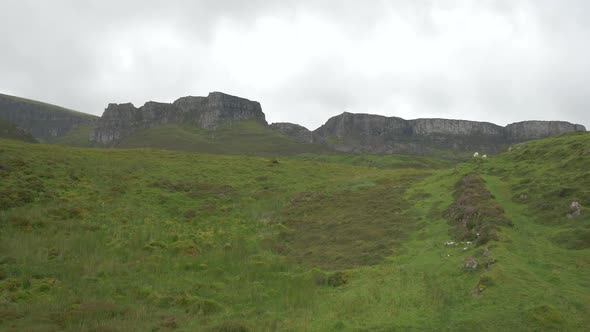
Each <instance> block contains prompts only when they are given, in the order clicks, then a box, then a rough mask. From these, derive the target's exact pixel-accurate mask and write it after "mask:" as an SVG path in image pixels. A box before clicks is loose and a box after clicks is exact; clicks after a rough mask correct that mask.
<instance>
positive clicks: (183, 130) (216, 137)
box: [117, 121, 333, 156]
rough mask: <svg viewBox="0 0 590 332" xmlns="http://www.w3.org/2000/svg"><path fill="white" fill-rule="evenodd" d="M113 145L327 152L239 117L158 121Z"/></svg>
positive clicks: (245, 151)
mask: <svg viewBox="0 0 590 332" xmlns="http://www.w3.org/2000/svg"><path fill="white" fill-rule="evenodd" d="M117 147H120V148H138V147H150V148H159V149H168V150H177V151H191V152H200V153H214V154H242V155H279V156H281V155H294V154H301V153H331V152H333V151H332V150H331V149H329V148H328V147H326V146H323V145H320V144H311V143H299V142H296V141H294V140H293V139H291V138H289V137H287V136H284V135H282V134H279V133H278V132H276V131H273V130H271V129H269V128H268V127H266V126H264V125H262V124H260V123H257V122H254V121H239V122H235V123H233V124H230V125H226V126H224V127H221V128H219V129H216V130H206V129H200V128H197V127H192V126H181V125H162V126H158V127H154V128H149V129H143V130H139V131H137V132H135V133H133V134H132V135H131V136H129V137H127V138H125V139H123V140H122V141H121V142H120V143H119V144H117Z"/></svg>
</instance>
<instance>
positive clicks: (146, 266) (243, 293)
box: [0, 134, 590, 331]
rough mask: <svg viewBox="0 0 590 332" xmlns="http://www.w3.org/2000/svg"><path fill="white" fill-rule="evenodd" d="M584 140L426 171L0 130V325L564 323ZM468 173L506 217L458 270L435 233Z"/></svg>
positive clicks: (585, 297) (578, 268)
mask: <svg viewBox="0 0 590 332" xmlns="http://www.w3.org/2000/svg"><path fill="white" fill-rule="evenodd" d="M589 139H590V136H589V135H588V134H577V135H576V134H574V135H567V136H564V137H558V138H552V139H546V140H541V141H536V142H529V143H526V144H524V145H522V146H521V148H520V149H515V151H514V152H513V153H511V154H508V153H506V154H503V155H500V156H498V157H492V158H490V159H489V160H486V161H482V160H480V161H475V160H473V161H470V162H467V163H464V164H460V165H457V166H455V167H453V168H452V169H442V170H428V169H421V170H418V169H404V168H396V166H402V167H403V165H406V166H407V165H409V164H412V165H420V164H422V163H423V162H424V161H423V160H418V161H415V162H414V163H412V162H411V161H408V160H403V158H407V157H403V158H401V157H400V160H399V161H398V162H395V161H393V160H385V161H383V160H381V162H382V163H380V165H384V164H385V165H389V166H390V167H392V168H377V167H360V166H354V165H351V159H348V158H346V157H342V156H329V157H325V156H324V157H318V158H319V159H326V158H327V159H328V160H325V161H327V162H318V161H317V160H316V161H302V160H298V159H289V158H284V159H281V160H280V161H279V163H278V164H276V163H273V162H272V161H271V160H268V159H265V158H259V157H238V156H220V155H200V154H187V153H179V152H167V151H157V150H148V149H143V150H85V149H72V148H65V147H56V146H45V145H26V144H22V143H16V142H11V141H1V143H0V165H3V167H2V168H1V169H2V170H1V171H0V176H1V177H2V179H3V181H2V182H0V190H1V191H3V192H2V195H0V197H2V200H0V204H4V205H3V206H0V209H2V210H3V212H0V230H1V232H0V253H2V254H1V256H2V257H0V262H1V263H0V279H2V280H0V329H3V330H23V329H26V330H32V329H33V328H34V327H35V328H38V329H41V328H42V327H45V328H46V329H49V330H51V329H55V328H59V329H65V330H71V331H74V330H75V331H79V330H95V329H99V328H100V329H102V330H107V331H117V330H148V329H154V330H158V329H161V330H166V329H168V328H170V327H172V326H176V329H177V330H180V331H184V330H186V331H191V330H207V329H214V330H215V329H216V330H224V329H223V328H225V330H230V328H238V327H248V328H250V329H252V330H296V331H302V330H303V331H305V330H308V331H318V330H322V331H323V330H354V331H358V330H371V331H389V330H459V331H472V330H475V329H477V330H490V331H495V330H582V329H583V328H584V327H586V326H588V324H590V321H589V319H588V317H590V316H589V314H590V283H588V281H587V280H588V279H587V278H586V276H587V274H588V272H589V268H590V256H589V255H588V250H590V249H587V248H586V249H585V246H584V245H583V244H584V238H581V239H580V238H578V234H579V233H581V232H582V231H584V230H586V229H587V227H588V225H589V224H590V218H589V217H588V212H587V210H584V211H583V213H582V216H580V217H578V218H576V219H573V220H570V219H567V218H566V217H565V213H566V212H567V205H568V204H569V201H570V200H572V199H579V200H580V201H581V203H582V205H585V204H586V205H587V204H588V203H585V202H586V200H587V196H585V195H586V194H587V192H586V191H585V190H586V188H587V186H588V181H586V180H585V179H586V177H587V176H588V175H587V174H588V168H587V167H585V166H584V165H588V161H589V160H588V158H589V156H590V153H589V152H590V151H588V149H589V148H588V147H589V146H590V144H589V143H590V142H589ZM562 151H566V153H563V152H562ZM351 158H352V157H351ZM366 158H367V159H368V160H371V158H373V157H370V156H369V157H366ZM392 158H394V157H392ZM355 162H358V160H357V161H354V162H352V163H355ZM364 162H365V161H364V160H363V161H362V163H364ZM434 164H436V163H434ZM374 166H375V165H374ZM431 173H432V175H431V176H428V174H431ZM470 173H478V174H479V175H481V176H482V177H483V178H484V179H485V180H486V186H487V189H488V190H490V191H491V192H492V194H493V195H494V199H495V200H496V202H497V203H498V204H500V205H501V206H502V207H503V208H504V210H505V214H506V216H507V217H508V218H509V219H511V221H512V223H513V224H514V226H513V227H502V228H501V229H500V231H499V233H498V235H499V241H494V242H491V243H489V244H488V248H489V249H490V253H491V256H492V257H494V258H495V259H497V263H496V264H494V265H492V266H491V267H490V268H489V270H485V269H483V268H481V267H480V269H479V270H478V271H476V272H464V271H462V270H461V269H460V267H461V266H462V263H463V260H464V259H465V257H466V256H468V255H471V256H473V257H475V258H476V259H477V260H479V261H481V260H482V259H483V258H482V254H483V248H482V247H480V248H474V247H472V246H469V245H465V247H466V248H467V249H466V250H464V249H463V246H464V245H463V244H462V245H460V246H450V247H448V246H445V245H444V242H446V241H449V240H451V236H450V235H449V234H450V232H449V230H450V226H449V223H448V221H447V220H446V219H445V218H444V214H445V211H446V210H447V208H448V207H449V206H450V205H451V203H452V202H453V200H454V197H453V195H452V192H453V190H454V188H455V183H456V182H457V181H458V180H459V179H461V178H462V177H463V176H465V175H466V174H470ZM523 191H526V192H527V193H528V196H529V198H528V200H526V201H521V200H520V199H519V197H520V194H521V193H522V192H523ZM564 204H565V207H564ZM539 207H542V208H543V209H539ZM380 212H382V213H380ZM548 216H551V218H549V217H548ZM387 220H391V224H388V222H387ZM347 229H348V231H346V230H347ZM383 230H387V231H386V232H385V231H383ZM564 232H565V235H564ZM318 236H319V238H318ZM322 236H324V237H325V239H324V240H322V239H321V237H322ZM564 236H569V237H571V238H569V239H568V241H564ZM569 240H572V241H577V242H576V243H578V244H577V245H576V246H575V248H576V249H568V245H566V244H564V243H567V242H569ZM306 244H307V245H306ZM327 253H334V254H329V255H328V254H327ZM318 268H319V269H323V270H325V271H331V270H334V269H341V268H351V269H348V270H344V273H342V274H331V272H322V271H321V270H318ZM334 286H337V287H334ZM476 286H478V287H483V289H484V290H483V291H482V292H481V293H477V294H476V293H474V289H475V288H476Z"/></svg>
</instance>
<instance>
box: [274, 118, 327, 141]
mask: <svg viewBox="0 0 590 332" xmlns="http://www.w3.org/2000/svg"><path fill="white" fill-rule="evenodd" d="M269 127H270V129H272V130H275V131H278V132H279V133H281V134H283V135H285V136H288V137H291V138H292V139H294V140H296V141H297V142H301V143H323V141H324V140H323V139H322V138H321V137H320V136H319V135H318V134H316V133H314V132H313V131H311V130H309V129H307V128H305V127H303V126H300V125H298V124H295V123H289V122H275V123H272V124H270V125H269Z"/></svg>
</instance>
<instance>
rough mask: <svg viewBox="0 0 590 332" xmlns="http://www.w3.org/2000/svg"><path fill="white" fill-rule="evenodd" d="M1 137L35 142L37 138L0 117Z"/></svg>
mask: <svg viewBox="0 0 590 332" xmlns="http://www.w3.org/2000/svg"><path fill="white" fill-rule="evenodd" d="M0 138H6V139H13V140H17V141H23V142H29V143H35V142H37V140H35V138H34V137H33V136H31V134H29V133H28V132H26V131H24V130H22V129H20V128H18V127H17V126H15V125H13V124H12V123H10V122H7V121H5V120H2V119H0Z"/></svg>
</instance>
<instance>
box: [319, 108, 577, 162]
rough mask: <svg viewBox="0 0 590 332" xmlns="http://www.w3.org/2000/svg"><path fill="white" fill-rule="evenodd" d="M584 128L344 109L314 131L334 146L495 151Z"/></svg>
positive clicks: (344, 148) (411, 150)
mask: <svg viewBox="0 0 590 332" xmlns="http://www.w3.org/2000/svg"><path fill="white" fill-rule="evenodd" d="M585 130H586V129H585V128H584V126H582V125H576V124H571V123H569V122H562V121H525V122H519V123H514V124H510V125H508V126H506V127H501V126H498V125H495V124H493V123H488V122H476V121H465V120H448V119H416V120H404V119H401V118H396V117H385V116H380V115H370V114H352V113H343V114H341V115H338V116H335V117H332V118H331V119H329V120H328V121H327V122H326V124H324V125H323V126H321V127H320V128H318V129H317V130H315V131H314V133H315V134H317V135H318V136H320V137H321V138H323V139H324V140H325V141H326V142H327V143H328V144H329V145H331V146H332V147H333V148H335V149H336V150H339V151H345V152H370V153H413V154H429V151H430V150H431V149H450V150H457V151H479V152H482V153H497V152H499V151H500V150H501V149H502V148H503V147H505V146H506V145H508V144H511V143H515V142H523V141H527V140H532V139H538V138H543V137H549V136H555V135H559V134H563V133H568V132H573V131H585Z"/></svg>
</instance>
